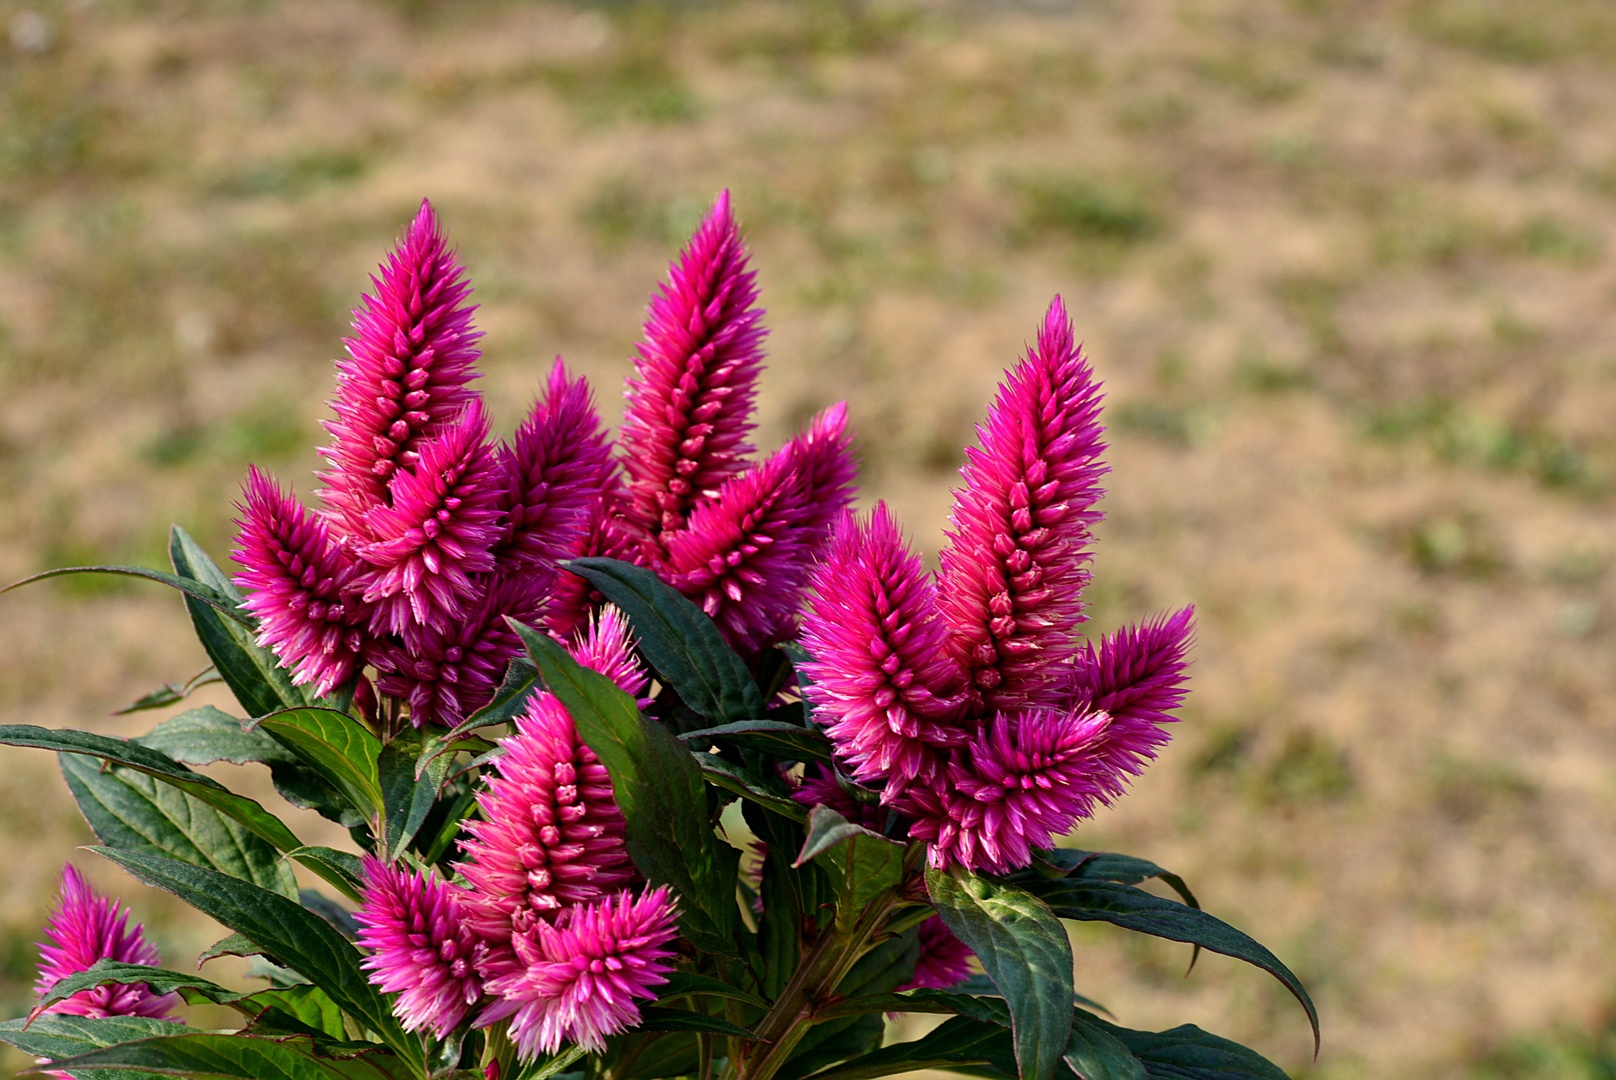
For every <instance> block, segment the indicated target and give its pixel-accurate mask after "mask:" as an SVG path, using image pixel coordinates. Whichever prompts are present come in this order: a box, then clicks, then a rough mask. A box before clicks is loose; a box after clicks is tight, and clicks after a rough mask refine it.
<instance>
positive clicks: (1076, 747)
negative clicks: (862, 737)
mask: <svg viewBox="0 0 1616 1080" xmlns="http://www.w3.org/2000/svg"><path fill="white" fill-rule="evenodd" d="M1109 723H1110V717H1108V716H1107V715H1106V714H1105V713H1096V712H1055V711H1030V712H1024V713H1019V714H1011V715H1006V714H1003V713H1001V714H1000V715H999V716H997V717H995V718H994V719H993V721H992V722H991V723H990V724H988V725H987V726H986V727H985V728H983V730H982V731H981V732H980V733H979V734H978V735H977V736H976V737H975V738H974V739H972V740H971V742H970V743H969V744H967V745H966V746H965V747H962V748H960V749H959V750H956V751H955V752H954V753H953V756H952V758H951V760H950V761H949V765H948V775H947V777H946V778H944V779H939V780H938V781H937V782H935V783H934V784H931V785H926V786H916V787H912V788H910V789H909V790H908V791H907V792H905V793H904V796H903V798H902V799H901V800H900V801H899V803H898V807H899V809H900V810H902V812H903V813H905V814H908V815H910V816H911V817H913V818H914V819H915V822H914V824H913V825H911V826H910V828H909V835H910V836H911V837H913V838H915V839H917V840H926V841H929V842H930V845H931V846H930V850H929V852H928V858H929V860H930V862H931V865H932V866H934V867H938V868H939V869H941V868H944V867H948V866H951V865H953V864H956V863H958V864H960V865H962V866H965V867H967V868H969V869H971V870H987V871H991V872H992V873H995V874H1003V873H1008V872H1009V871H1011V870H1013V869H1016V868H1017V867H1022V866H1026V865H1027V864H1028V863H1029V862H1031V861H1032V853H1033V851H1035V850H1039V849H1043V848H1048V847H1052V846H1054V842H1055V838H1056V837H1059V836H1064V835H1065V834H1066V833H1068V832H1070V831H1071V829H1072V827H1073V826H1074V825H1076V824H1077V822H1078V821H1079V820H1081V819H1082V818H1085V817H1088V816H1089V815H1090V814H1091V813H1092V812H1093V810H1094V806H1095V804H1096V803H1097V802H1100V801H1102V800H1103V799H1104V798H1105V796H1106V794H1107V793H1108V792H1109V791H1110V790H1112V788H1113V787H1114V786H1115V785H1116V783H1117V782H1116V780H1115V778H1114V777H1113V775H1112V773H1111V770H1110V768H1109V766H1108V764H1107V762H1106V761H1105V759H1104V757H1103V756H1101V755H1100V754H1098V753H1096V748H1097V747H1099V746H1100V745H1101V744H1102V743H1103V741H1104V739H1105V734H1106V728H1107V726H1108V725H1109Z"/></svg>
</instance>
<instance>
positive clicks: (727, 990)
mask: <svg viewBox="0 0 1616 1080" xmlns="http://www.w3.org/2000/svg"><path fill="white" fill-rule="evenodd" d="M681 997H716V998H731V999H733V1000H735V1001H744V1002H746V1003H747V1004H748V1005H756V1006H757V1007H758V1008H760V1009H767V1008H768V1007H769V1005H768V1002H766V1001H764V1000H763V999H762V998H760V997H758V996H757V995H756V994H751V993H748V992H747V991H745V990H742V989H740V988H739V987H735V986H731V985H730V984H729V983H726V982H720V981H719V980H717V979H714V978H712V977H710V976H707V975H698V974H696V973H695V972H693V971H674V972H669V974H668V981H667V982H666V983H664V984H663V985H662V986H659V987H657V1000H658V1001H671V1000H672V999H674V998H681Z"/></svg>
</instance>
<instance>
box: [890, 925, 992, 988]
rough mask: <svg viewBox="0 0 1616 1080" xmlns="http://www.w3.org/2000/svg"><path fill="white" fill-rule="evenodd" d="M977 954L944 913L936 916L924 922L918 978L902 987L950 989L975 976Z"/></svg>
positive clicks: (921, 930)
mask: <svg viewBox="0 0 1616 1080" xmlns="http://www.w3.org/2000/svg"><path fill="white" fill-rule="evenodd" d="M974 959H976V954H975V953H974V952H972V951H971V947H970V946H969V945H967V944H965V942H963V941H961V940H960V939H959V938H957V937H955V936H954V933H953V931H951V930H950V929H949V928H948V925H947V924H946V923H944V922H943V920H942V916H940V915H933V916H932V917H931V918H929V919H927V920H926V921H925V922H923V923H921V924H920V959H918V960H916V961H915V977H914V978H913V979H910V980H909V981H908V982H907V983H904V984H903V985H902V986H900V987H898V989H899V990H900V991H901V990H921V989H931V990H947V989H948V988H949V987H951V986H958V985H959V984H960V983H962V982H964V981H965V980H966V979H969V978H970V977H971V961H972V960H974Z"/></svg>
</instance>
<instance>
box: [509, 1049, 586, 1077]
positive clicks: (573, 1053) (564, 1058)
mask: <svg viewBox="0 0 1616 1080" xmlns="http://www.w3.org/2000/svg"><path fill="white" fill-rule="evenodd" d="M583 1056H584V1051H582V1050H580V1049H579V1048H578V1047H576V1046H569V1047H567V1048H566V1049H565V1050H562V1051H561V1052H559V1053H557V1054H554V1055H552V1056H551V1057H548V1058H534V1059H533V1060H532V1061H530V1062H528V1063H527V1064H526V1065H524V1066H522V1067H521V1068H520V1069H519V1070H518V1071H517V1074H516V1076H515V1078H514V1080H550V1077H552V1076H555V1075H556V1074H558V1073H562V1072H565V1071H566V1070H567V1069H568V1068H570V1067H571V1066H572V1065H573V1064H574V1063H575V1062H577V1061H579V1060H581V1059H582V1058H583Z"/></svg>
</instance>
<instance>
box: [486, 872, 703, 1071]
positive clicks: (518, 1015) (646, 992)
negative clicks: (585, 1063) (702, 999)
mask: <svg viewBox="0 0 1616 1080" xmlns="http://www.w3.org/2000/svg"><path fill="white" fill-rule="evenodd" d="M675 915H676V912H675V909H674V905H673V902H672V898H671V896H670V895H669V893H668V890H667V889H666V888H660V889H653V890H651V891H650V892H647V893H645V894H644V895H643V896H640V897H638V898H636V897H634V896H632V895H631V894H629V893H628V892H619V893H617V894H616V895H614V896H611V897H608V898H606V899H604V900H601V901H598V902H596V903H591V904H587V905H584V906H581V907H577V908H573V909H572V910H571V911H569V912H568V913H567V915H566V917H565V918H563V919H560V920H558V921H557V922H556V923H554V924H551V923H547V922H542V921H541V922H538V923H535V924H534V925H533V926H532V927H531V929H529V930H527V931H526V932H524V933H521V934H518V935H517V936H516V937H515V938H514V939H513V941H512V945H513V946H514V948H515V951H516V955H517V958H518V960H519V962H520V967H519V968H518V969H517V970H515V971H513V972H511V973H510V974H505V975H500V976H498V977H496V978H493V979H490V980H489V982H488V988H489V990H490V991H491V992H492V993H494V994H497V995H499V997H500V998H502V999H503V1000H502V1001H499V1002H496V1003H495V1004H494V1005H493V1006H491V1007H490V1008H489V1009H487V1010H485V1011H484V1012H483V1014H482V1015H481V1016H480V1017H478V1020H477V1023H478V1025H479V1026H483V1025H487V1024H490V1023H493V1022H494V1021H496V1020H500V1019H504V1018H505V1017H511V1026H510V1035H511V1040H512V1041H513V1042H514V1043H516V1047H517V1054H518V1056H519V1057H521V1058H522V1059H523V1060H529V1061H530V1060H532V1059H533V1058H535V1057H537V1056H538V1055H539V1054H540V1053H555V1052H556V1051H557V1050H559V1049H560V1048H561V1044H562V1043H564V1042H570V1043H574V1044H576V1045H577V1046H579V1047H580V1048H582V1049H584V1050H586V1051H589V1052H591V1053H600V1052H602V1051H604V1050H605V1049H606V1037H607V1036H608V1035H615V1034H617V1033H618V1032H620V1031H625V1030H627V1029H628V1028H631V1027H633V1026H634V1025H635V1024H637V1023H639V1022H640V1007H639V1004H638V1003H637V1001H636V999H639V1000H652V1001H654V1000H655V999H656V991H655V989H654V988H655V987H657V986H660V985H662V984H663V983H665V982H667V981H668V980H667V973H668V972H670V971H672V970H673V965H672V964H669V963H666V962H665V961H667V960H668V958H670V957H671V956H673V950H672V949H670V948H668V945H669V944H670V943H671V942H672V941H673V939H674V937H675V936H676V935H677V933H678V928H677V926H676V925H675V921H674V920H675Z"/></svg>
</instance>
